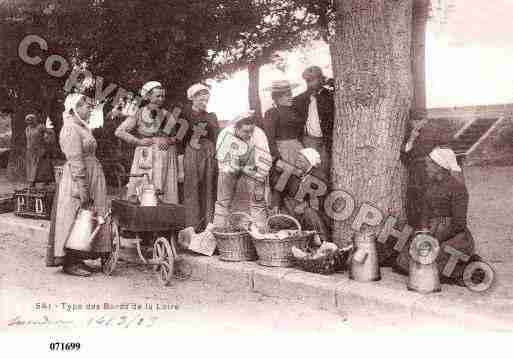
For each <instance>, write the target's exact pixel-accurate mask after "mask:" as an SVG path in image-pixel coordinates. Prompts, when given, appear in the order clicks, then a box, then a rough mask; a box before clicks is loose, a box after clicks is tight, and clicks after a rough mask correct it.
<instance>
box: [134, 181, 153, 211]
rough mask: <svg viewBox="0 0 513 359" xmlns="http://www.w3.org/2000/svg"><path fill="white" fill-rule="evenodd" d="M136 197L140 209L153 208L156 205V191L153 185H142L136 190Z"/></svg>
mask: <svg viewBox="0 0 513 359" xmlns="http://www.w3.org/2000/svg"><path fill="white" fill-rule="evenodd" d="M136 192H137V197H138V198H139V203H140V205H141V206H142V207H155V206H157V204H158V201H159V200H158V196H157V190H156V189H155V186H154V185H153V184H143V185H141V186H140V187H138V188H136Z"/></svg>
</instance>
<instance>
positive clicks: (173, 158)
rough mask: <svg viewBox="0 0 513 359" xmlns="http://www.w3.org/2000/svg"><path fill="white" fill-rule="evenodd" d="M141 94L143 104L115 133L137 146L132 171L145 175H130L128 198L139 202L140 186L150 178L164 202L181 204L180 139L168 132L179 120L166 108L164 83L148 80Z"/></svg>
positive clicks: (135, 173) (131, 172) (134, 173)
mask: <svg viewBox="0 0 513 359" xmlns="http://www.w3.org/2000/svg"><path fill="white" fill-rule="evenodd" d="M141 96H142V97H143V100H144V103H143V106H142V107H141V108H139V109H138V110H137V111H136V112H135V114H134V115H130V116H128V117H127V118H126V119H125V121H123V122H122V123H121V125H119V127H118V128H117V129H116V132H115V135H116V136H117V137H118V138H120V139H121V140H123V141H125V142H127V143H129V144H132V145H134V146H136V149H135V153H134V159H133V163H132V168H131V170H130V174H132V175H141V177H131V178H130V180H129V182H128V185H127V199H129V200H132V201H136V200H137V189H138V188H139V187H140V186H141V185H142V184H145V183H147V181H148V179H149V181H150V183H153V185H155V188H156V189H157V190H158V191H159V192H160V193H161V194H162V196H161V199H162V200H163V201H164V202H166V203H178V160H177V151H176V146H175V144H176V139H175V137H174V136H171V135H172V133H171V131H167V129H173V127H174V125H175V124H176V123H177V119H175V118H174V117H173V115H172V114H171V113H170V112H168V111H167V110H165V109H164V108H162V106H163V105H164V100H165V96H166V92H165V90H164V88H163V86H162V84H161V83H160V82H157V81H150V82H147V83H146V84H145V85H144V86H143V87H142V89H141ZM132 131H135V135H134V134H132ZM144 174H147V176H144Z"/></svg>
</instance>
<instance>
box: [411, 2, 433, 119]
mask: <svg viewBox="0 0 513 359" xmlns="http://www.w3.org/2000/svg"><path fill="white" fill-rule="evenodd" d="M429 3H430V0H415V1H414V5H413V21H412V24H413V29H412V57H413V59H412V68H413V78H414V86H413V108H414V110H415V111H420V112H424V111H425V109H426V24H427V19H428V15H429Z"/></svg>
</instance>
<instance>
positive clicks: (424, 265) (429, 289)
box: [407, 232, 442, 294]
mask: <svg viewBox="0 0 513 359" xmlns="http://www.w3.org/2000/svg"><path fill="white" fill-rule="evenodd" d="M439 253H440V245H439V243H438V240H437V239H436V238H434V237H432V236H431V235H429V233H427V232H418V233H417V234H416V235H415V237H414V238H413V241H412V243H411V246H410V251H409V254H410V262H409V277H408V285H407V288H408V289H409V290H412V291H416V292H420V293H424V294H426V293H434V292H440V291H441V290H442V288H441V286H440V275H439V272H438V266H437V265H436V258H437V257H438V254H439Z"/></svg>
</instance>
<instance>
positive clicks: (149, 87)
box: [141, 81, 163, 97]
mask: <svg viewBox="0 0 513 359" xmlns="http://www.w3.org/2000/svg"><path fill="white" fill-rule="evenodd" d="M157 87H163V86H162V84H161V83H160V82H158V81H149V82H146V83H145V84H144V86H143V87H142V88H141V96H142V97H146V95H147V94H149V93H150V91H151V90H153V89H155V88H157Z"/></svg>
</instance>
